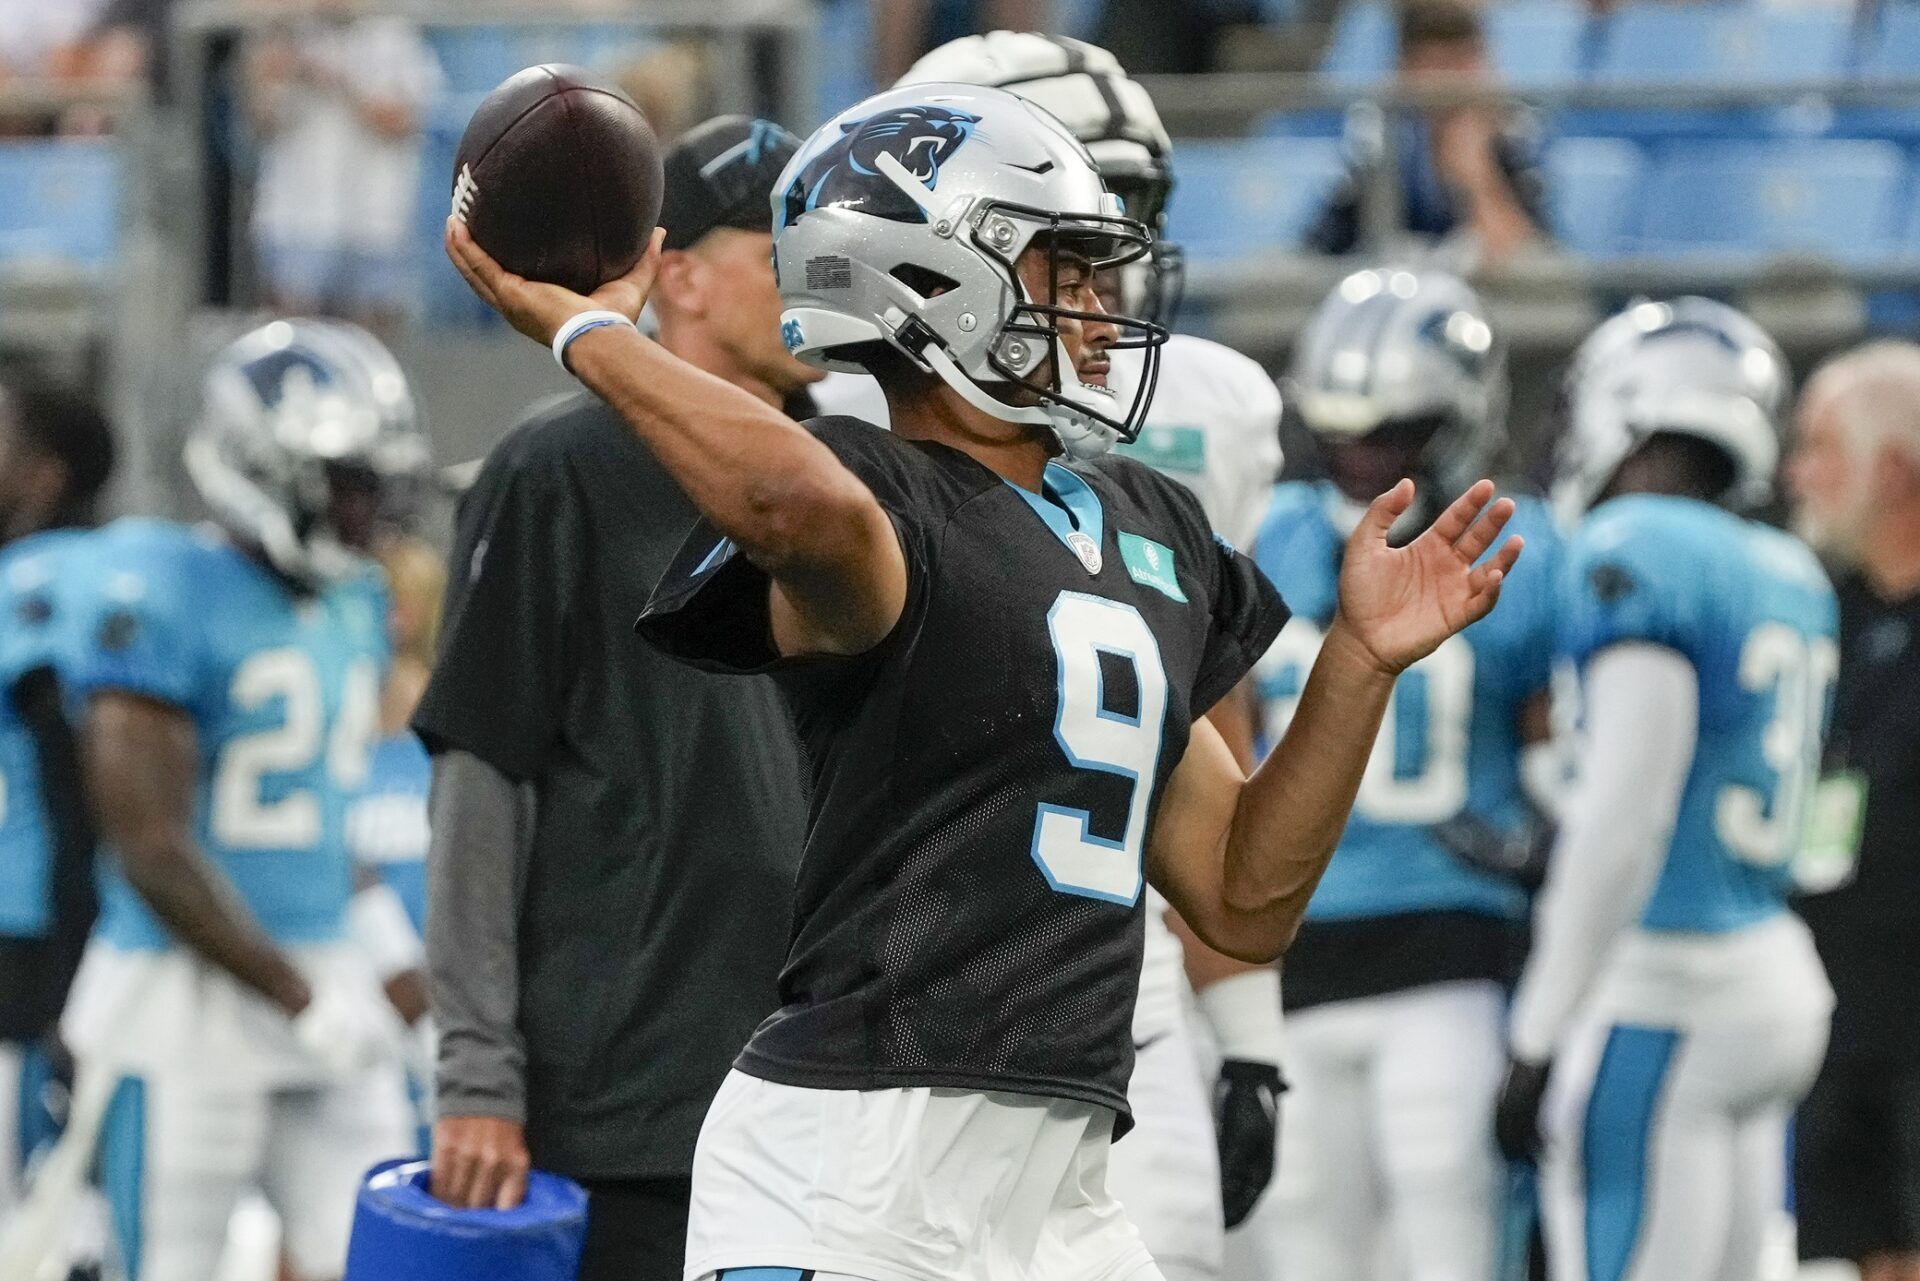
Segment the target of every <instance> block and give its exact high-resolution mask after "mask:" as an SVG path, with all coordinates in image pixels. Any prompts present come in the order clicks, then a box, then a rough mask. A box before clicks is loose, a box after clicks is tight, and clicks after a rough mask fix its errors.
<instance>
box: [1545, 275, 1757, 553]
mask: <svg viewBox="0 0 1920 1281" xmlns="http://www.w3.org/2000/svg"><path fill="white" fill-rule="evenodd" d="M1790 377H1791V376H1790V374H1789V371H1788V367H1787V362H1786V358H1785V357H1784V356H1783V355H1782V354H1781V352H1780V348H1779V346H1778V345H1777V344H1776V343H1775V342H1774V341H1773V339H1772V337H1770V336H1769V335H1768V334H1767V332H1766V331H1765V330H1764V329H1762V328H1760V326H1759V325H1757V324H1755V323H1754V322H1753V321H1752V320H1751V319H1749V318H1748V317H1747V316H1745V315H1744V314H1742V313H1741V312H1739V311H1736V310H1735V309H1734V308H1732V307H1729V306H1727V305H1726V304H1725V303H1722V302H1715V301H1714V300H1713V299H1711V298H1697V297H1683V298H1675V299H1673V300H1671V301H1666V302H1652V301H1643V302H1637V303H1634V304H1632V305H1631V306H1629V307H1628V308H1627V309H1626V310H1625V311H1622V312H1620V313H1619V314H1618V315H1615V316H1613V317H1611V318H1609V319H1608V320H1606V321H1604V322H1602V323H1601V325H1600V326H1599V328H1597V329H1595V330H1594V331H1593V333H1591V334H1589V335H1588V336H1587V338H1586V340H1585V341H1584V342H1582V343H1581V344H1580V347H1579V349H1578V350H1577V351H1575V352H1574V356H1573V360H1572V362H1571V364H1570V365H1569V366H1568V369H1567V375H1566V379H1565V382H1564V383H1563V384H1562V411H1563V414H1564V418H1565V421H1564V422H1563V423H1562V424H1561V437H1560V443H1559V447H1558V450H1557V452H1556V455H1555V459H1554V484H1553V501H1554V507H1555V510H1556V512H1557V514H1558V515H1559V516H1560V517H1561V519H1563V520H1573V519H1577V518H1578V517H1579V516H1580V514H1581V513H1583V512H1585V511H1586V510H1587V508H1589V507H1591V506H1592V505H1593V503H1594V502H1595V500H1596V499H1598V498H1599V497H1600V495H1601V494H1602V493H1604V492H1605V491H1606V488H1607V486H1608V485H1609V484H1610V483H1611V482H1612V480H1613V478H1614V475H1615V473H1617V472H1618V471H1619V470H1620V465H1621V464H1622V463H1624V462H1625V461H1626V460H1627V459H1628V458H1629V457H1631V456H1632V455H1633V453H1634V452H1635V451H1636V450H1637V449H1639V448H1640V446H1641V445H1643V444H1645V443H1646V442H1647V441H1648V440H1650V439H1651V438H1652V437H1654V436H1657V435H1679V436H1687V437H1692V438H1694V439H1696V440H1702V441H1705V442H1707V443H1708V444H1710V445H1713V446H1715V447H1717V448H1718V449H1719V450H1721V451H1722V452H1723V453H1725V455H1726V456H1727V459H1728V460H1729V462H1730V463H1731V464H1732V466H1731V469H1730V470H1731V481H1730V483H1729V485H1728V487H1727V491H1726V492H1725V493H1724V494H1721V495H1717V496H1716V497H1717V500H1718V501H1719V502H1721V503H1722V504H1723V505H1725V506H1728V507H1731V508H1733V509H1735V510H1746V509H1749V508H1752V507H1757V506H1759V505H1761V504H1763V503H1765V502H1766V501H1767V500H1768V499H1769V498H1770V497H1771V496H1772V494H1773V482H1774V475H1775V473H1776V472H1778V470H1779V468H1780V454H1781V438H1782V432H1783V430H1784V425H1783V422H1782V410H1783V409H1784V407H1785V404H1786V399H1787V392H1788V386H1789V382H1790Z"/></svg>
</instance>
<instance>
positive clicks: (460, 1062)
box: [427, 751, 534, 1122]
mask: <svg viewBox="0 0 1920 1281" xmlns="http://www.w3.org/2000/svg"><path fill="white" fill-rule="evenodd" d="M431 807H432V814H431V817H432V823H433V842H432V844H431V845H430V846H429V847H428V851H427V903H428V909H427V976H428V980H429V982H430V984H431V992H432V1000H433V1017H434V1023H435V1026H436V1027H437V1029H438V1031H439V1036H440V1053H439V1066H438V1071H437V1073H436V1076H437V1086H438V1097H437V1104H436V1106H437V1110H438V1112H439V1114H440V1115H441V1116H496V1117H503V1118H506V1119H508V1120H512V1121H521V1122H524V1121H525V1120H526V1066H527V1054H526V1045H525V1042H524V1041H523V1040H522V1039H521V1036H520V1030H519V1026H518V1015H519V1008H520V959H519V939H518V933H519V926H520V902H521V897H522V895H523V894H524V892H525V889H526V880H527V876H526V873H527V857H528V852H529V849H530V847H531V844H532V841H531V836H532V831H533V807H534V801H533V789H532V788H531V787H530V786H524V785H520V784H516V783H515V782H514V781H513V780H512V779H510V778H508V777H507V776H506V775H505V774H502V773H501V772H500V771H499V770H497V769H495V768H494V767H493V766H491V765H489V764H487V763H486V762H485V761H483V760H481V759H480V758H479V757H477V756H474V755H471V754H470V753H467V752H461V751H446V752H442V753H440V754H439V755H437V756H435V757H434V759H433V793H432V799H431Z"/></svg>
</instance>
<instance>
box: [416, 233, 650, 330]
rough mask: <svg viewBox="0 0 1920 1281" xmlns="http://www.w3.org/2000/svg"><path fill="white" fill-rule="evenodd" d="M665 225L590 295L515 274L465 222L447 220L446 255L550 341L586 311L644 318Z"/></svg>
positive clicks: (484, 296) (483, 295) (522, 325)
mask: <svg viewBox="0 0 1920 1281" xmlns="http://www.w3.org/2000/svg"><path fill="white" fill-rule="evenodd" d="M666 236H667V233H666V229H665V228H663V227H657V228H655V229H654V233H653V240H652V241H651V242H650V243H649V244H648V245H647V251H646V252H645V253H643V254H641V255H640V261H639V262H637V263H635V264H633V270H631V271H629V272H628V273H627V274H626V275H624V276H621V277H619V278H618V279H616V280H609V281H608V282H607V283H606V284H604V285H601V286H600V287H599V288H598V289H596V290H594V291H593V293H592V294H576V293H575V292H573V290H571V289H567V288H565V287H563V286H561V285H549V284H546V283H543V282H542V281H538V280H528V279H527V278H526V277H525V276H516V275H514V274H513V273H512V272H510V271H508V270H507V269H506V268H505V267H502V266H501V265H500V264H499V263H497V262H495V261H494V260H493V259H492V258H491V257H490V256H489V255H488V254H487V251H486V250H484V249H482V248H481V247H480V246H479V245H478V244H476V243H475V242H474V239H473V234H472V233H471V232H469V231H468V230H467V225H466V224H465V223H464V222H461V221H460V220H459V219H458V218H449V219H447V233H446V246H447V257H449V258H451V259H453V265H454V266H455V267H456V268H457V269H458V270H459V272H460V275H461V276H462V277H463V278H464V279H465V280H466V282H467V284H469V285H471V286H472V287H473V292H474V293H476V294H478V295H480V301H482V302H484V303H486V304H487V306H489V307H491V308H493V309H494V310H495V311H497V312H499V313H500V314H501V315H502V316H505V317H506V318H507V323H508V324H510V325H512V326H513V327H514V328H515V329H517V330H519V331H520V332H521V333H523V334H525V335H526V336H527V337H529V338H531V339H533V340H534V341H535V342H537V343H540V344H542V345H550V344H551V343H552V342H553V336H554V335H555V334H557V333H559V332H560V326H562V325H564V324H566V323H567V321H568V320H570V319H572V318H573V317H575V316H577V315H579V314H580V313H581V312H583V311H617V312H619V313H620V314H621V315H623V316H625V317H627V319H629V320H639V319H640V309H641V308H642V307H645V306H646V305H647V295H648V294H650V293H652V292H653V282H654V279H655V277H657V276H658V275H659V274H660V246H661V242H662V241H664V240H665V239H666Z"/></svg>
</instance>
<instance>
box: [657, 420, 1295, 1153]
mask: <svg viewBox="0 0 1920 1281" xmlns="http://www.w3.org/2000/svg"><path fill="white" fill-rule="evenodd" d="M812 428H813V430H814V431H815V432H816V433H817V434H818V435H819V437H820V439H821V440H823V441H824V442H825V443H826V444H827V445H828V446H829V447H830V448H831V449H832V450H833V451H834V453H835V454H837V455H838V456H839V457H840V459H841V461H842V462H844V463H845V464H846V465H847V466H848V467H849V468H850V469H851V470H852V471H853V472H854V473H855V474H857V475H858V476H859V477H860V478H861V479H862V480H864V481H865V482H866V483H867V485H868V486H869V487H870V488H871V489H872V491H873V493H874V496H875V497H876V498H878V499H879V501H880V504H881V506H883V507H884V508H885V509H886V510H887V513H888V515H889V516H891V517H892V519H893V522H894V525H895V527H896V529H897V532H898V533H899V536H900V543H901V547H902V549H903V550H904V551H905V554H906V561H907V568H908V576H909V590H908V597H907V604H906V609H905V612H904V614H903V615H902V617H901V619H900V622H899V623H898V625H897V626H896V627H895V628H894V630H893V632H892V633H891V634H890V635H889V636H888V637H887V639H886V640H884V641H882V642H881V643H880V644H879V645H878V646H876V647H875V648H874V649H873V650H871V651H869V652H868V653H866V654H863V655H860V656H858V657H856V658H850V659H823V658H810V659H802V660H793V661H776V659H777V656H776V654H775V652H774V649H773V644H772V640H771V635H770V629H769V623H768V618H767V579H766V576H765V575H764V574H763V573H762V572H760V571H759V570H758V569H757V568H756V567H754V566H753V565H752V564H751V563H749V562H748V561H747V560H746V558H745V557H742V556H739V555H736V554H735V553H734V550H733V548H732V545H731V544H729V543H727V542H726V541H724V540H722V539H720V538H718V537H717V536H716V535H715V534H714V533H713V532H712V531H711V529H708V528H705V527H702V528H700V529H696V530H695V532H694V534H693V535H692V536H691V537H690V539H689V541H688V544H687V546H686V548H685V549H684V550H683V552H682V554H681V556H680V558H679V559H678V560H677V561H676V563H675V565H674V567H673V568H672V569H671V570H669V572H668V575H667V577H666V578H665V579H664V580H663V581H662V582H661V584H660V587H659V590H658V591H657V593H656V594H655V597H654V599H653V601H652V603H651V604H650V605H649V606H648V609H647V614H646V616H645V618H643V620H642V622H641V630H642V631H643V632H644V633H645V634H646V635H648V636H649V637H650V638H651V639H652V640H653V641H654V642H655V643H656V644H659V645H661V646H663V647H664V648H666V649H668V650H669V651H671V652H673V653H675V654H677V655H679V656H681V657H683V658H686V659H687V660H689V661H691V662H694V663H696V664H697V665H700V666H705V667H715V668H723V669H728V670H740V671H757V670H762V669H772V670H774V671H775V672H776V673H777V679H778V682H779V684H780V686H781V688H782V690H783V691H784V693H785V694H786V696H787V699H788V701H789V704H790V705H791V707H792V709H793V712H794V717H795V722H796V724H797V725H798V727H799V731H800V735H801V739H802V741H803V743H804V745H805V746H806V748H807V751H808V755H809V761H810V768H811V771H812V783H813V791H812V805H811V811H810V814H809V828H808V839H807V847H806V852H805V855H804V856H803V858H802V861H801V868H800V876H799V883H798V886H797V888H796V900H795V923H794V938H793V944H792V947H791V950H790V952H789V954H788V958H787V964H786V968H785V970H784V972H783V974H782V976H781V999H782V1008H781V1009H780V1010H779V1011H778V1012H777V1013H776V1014H774V1015H773V1016H772V1017H771V1018H769V1019H768V1020H767V1021H766V1022H765V1023H763V1024H762V1025H761V1026H760V1029H759V1030H758V1031H757V1032H756V1033H755V1034H754V1037H753V1040H752V1041H751V1042H750V1043H749V1044H748V1046H747V1048H746V1050H745V1051H744V1052H743V1053H742V1054H741V1057H740V1059H739V1061H738V1065H737V1066H739V1067H740V1069H741V1070H743V1071H745V1072H748V1073H750V1074H752V1075H755V1076H760V1077H763V1078H766V1079H768V1080H772V1081H779V1082H783V1083H787V1084H792V1085H801V1086H814V1087H829V1088H847V1089H871V1088H879V1087H893V1086H948V1087H955V1088H961V1089H973V1090H1004V1091H1012V1092H1018V1093H1030V1094H1040V1095H1050V1096H1056V1097H1063V1098H1071V1099H1080V1100H1085V1101H1088V1102H1092V1103H1097V1104H1102V1105H1105V1106H1108V1107H1111V1108H1114V1109H1115V1110H1117V1111H1118V1112H1120V1113H1121V1115H1122V1116H1123V1117H1124V1116H1125V1112H1126V1084H1127V1078H1128V1076H1129V1075H1130V1074H1131V1071H1132V1068H1133V1041H1132V1037H1131V1035H1130V1029H1131V1022H1132V1015H1133V1004H1134V997H1135V994H1136V991H1137V988H1138V985H1139V976H1140V963H1141V941H1142V929H1143V917H1142V909H1141V890H1142V888H1143V880H1142V875H1143V873H1142V855H1143V852H1144V850H1145V847H1146V841H1147V834H1148V832H1149V831H1150V830H1151V829H1152V824H1153V819H1154V814H1155V810H1156V807H1157V804H1158V801H1159V798H1160V795H1161V792H1162V789H1163V788H1164V786H1165V784H1166V780H1167V779H1168V778H1169V777H1170V776H1171V774H1172V772H1173V770H1174V768H1175V766H1177V765H1178V764H1179V762H1180V758H1181V755H1182V754H1183V753H1184V751H1185V750H1186V745H1187V738H1188V734H1189V732H1190V729H1191V726H1192V722H1193V720H1194V718H1195V717H1197V716H1199V715H1201V714H1202V713H1204V712H1205V711H1206V710H1207V709H1208V708H1209V707H1211V706H1212V705H1213V704H1214V703H1215V702H1216V701H1218V700H1219V699H1220V698H1221V697H1222V696H1223V695H1225V694H1226V693H1227V692H1228V691H1229V690H1231V689H1232V688H1233V687H1234V685H1235V684H1237V683H1238V682H1239V680H1240V679H1241V677H1242V676H1244V675H1245V674H1246V673H1247V671H1248V669H1249V668H1250V667H1251V666H1252V665H1253V662H1254V660H1255V659H1256V658H1257V657H1258V656H1259V655H1260V654H1262V653H1264V652H1265V651H1266V648H1267V646H1268V645H1269V644H1270V643H1271V642H1272V640H1273V638H1274V636H1275V635H1276V634H1277V633H1278V632H1279V630H1280V627H1281V624H1282V623H1283V622H1284V621H1285V620H1286V608H1285V606H1283V605H1282V604H1281V603H1280V598H1279V595H1278V593H1276V592H1275V590H1274V589H1273V587H1272V585H1271V584H1270V583H1268V581H1267V580H1266V578H1265V577H1264V576H1262V574H1261V573H1260V571H1259V570H1258V569H1257V568H1255V567H1254V565H1253V562H1252V561H1250V560H1248V559H1247V558H1246V557H1245V556H1242V555H1241V554H1239V553H1238V552H1236V551H1234V550H1233V549H1232V548H1230V547H1228V546H1226V545H1225V544H1224V543H1221V542H1219V541H1217V540H1216V539H1215V538H1214V535H1213V534H1212V532H1211V531H1210V530H1209V528H1208V526H1207V520H1206V517H1205V515H1204V514H1202V512H1201V510H1200V506H1199V503H1198V502H1197V501H1196V500H1195V499H1194V498H1193V496H1192V495H1191V494H1190V493H1188V492H1187V491H1186V490H1185V489H1183V488H1181V487H1180V486H1179V485H1178V484H1175V483H1173V482H1170V481H1168V480H1165V479H1163V478H1162V477H1160V476H1159V475H1157V474H1156V473H1154V472H1153V471H1151V470H1149V469H1148V468H1146V467H1144V466H1142V465H1140V464H1138V463H1135V462H1132V461H1130V460H1127V459H1124V458H1108V459H1102V460H1100V461H1099V462H1096V463H1093V464H1089V465H1084V466H1080V467H1076V468H1068V467H1066V466H1062V465H1060V464H1057V463H1056V464H1052V465H1050V466H1049V467H1048V468H1047V475H1046V489H1047V494H1046V496H1045V497H1041V496H1037V495H1032V494H1029V493H1028V492H1027V491H1024V490H1021V489H1018V488H1016V487H1015V486H1013V485H1010V484H1008V483H1007V482H1005V481H1004V480H1002V479H1001V478H1000V477H999V476H998V475H996V474H995V473H994V472H992V471H990V470H988V469H987V468H986V467H984V466H982V465H981V464H980V463H978V462H975V461H974V460H973V459H971V458H969V457H968V456H967V455H966V454H964V453H961V452H959V451H957V450H954V449H950V448H948V447H946V446H943V445H937V444H931V443H926V442H914V441H908V440H905V439H902V438H900V437H897V436H894V435H891V434H889V433H888V432H885V431H882V430H880V429H879V428H876V427H873V426H870V425H868V424H866V423H863V422H860V421H858V420H857V419H850V418H827V419H820V420H817V421H816V422H814V423H813V424H812Z"/></svg>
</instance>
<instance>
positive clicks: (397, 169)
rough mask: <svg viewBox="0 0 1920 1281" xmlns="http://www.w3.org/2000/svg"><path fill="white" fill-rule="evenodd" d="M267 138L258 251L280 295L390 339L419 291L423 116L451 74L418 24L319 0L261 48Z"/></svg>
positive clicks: (256, 57) (253, 73)
mask: <svg viewBox="0 0 1920 1281" xmlns="http://www.w3.org/2000/svg"><path fill="white" fill-rule="evenodd" d="M247 72H248V95H247V106H248V109H249V112H250V114H251V115H252V118H253V122H254V126H255V128H256V129H257V130H258V131H259V134H260V136H261V138H262V140H263V143H262V150H261V159H260V177H259V182H258V185H257V186H256V188H255V191H254V210H253V233H254V247H255V250H256V253H257V255H258V258H259V265H260V270H261V274H262V276H263V278H264V281H265V284H266V290H267V293H268V296H269V299H270V300H271V301H272V302H273V304H274V305H276V306H278V307H280V308H282V309H284V310H287V311H291V312H299V313H302V314H312V315H330V316H341V317H344V318H346V319H349V320H354V321H358V322H359V323H361V324H363V325H366V326H368V327H369V328H372V329H375V330H376V331H377V332H378V331H385V332H390V331H391V330H392V328H393V326H394V324H395V323H396V322H397V320H398V319H399V318H400V315H401V313H402V310H403V308H404V305H405V302H406V300H407V299H408V298H409V297H410V296H411V293H412V290H411V288H410V285H411V279H410V272H409V270H408V253H407V248H408V231H409V229H410V228H411V226H412V223H413V210H414V196H415V192H416V191H417V189H418V187H419V174H420V157H421V143H420V113H421V110H422V109H423V108H424V107H425V106H426V104H427V103H429V102H430V101H432V99H433V98H434V96H435V95H436V94H437V93H438V92H439V90H440V84H441V79H440V68H439V64H438V63H437V62H435V61H434V57H433V54H432V51H431V50H429V49H428V47H427V44H426V42H425V40H424V39H422V37H421V35H420V32H419V30H418V28H416V27H415V26H414V25H413V24H412V23H411V22H409V21H408V20H406V19H405V18H401V17H398V16H393V15H385V14H375V13H372V12H370V11H369V5H368V2H367V0H320V2H319V3H317V4H315V5H314V6H313V7H312V8H311V10H310V16H309V17H307V18H306V19H305V20H303V21H300V22H297V23H296V24H294V25H293V26H291V27H290V28H288V29H287V30H285V31H284V32H280V33H275V34H268V35H264V36H262V37H261V38H260V39H259V40H258V41H257V42H256V43H255V45H254V46H253V47H252V48H251V49H250V50H249V51H248V65H247Z"/></svg>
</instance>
